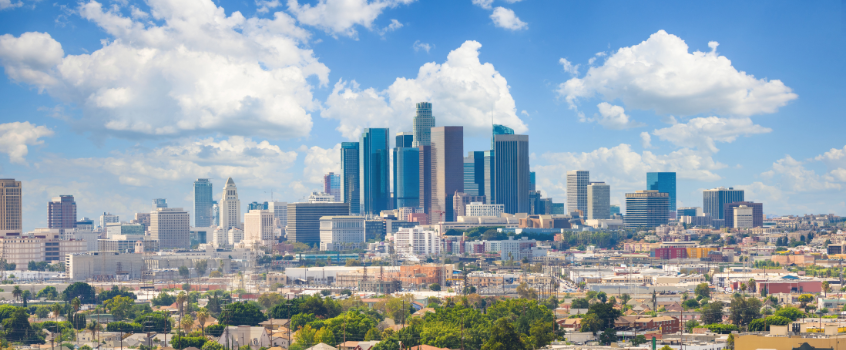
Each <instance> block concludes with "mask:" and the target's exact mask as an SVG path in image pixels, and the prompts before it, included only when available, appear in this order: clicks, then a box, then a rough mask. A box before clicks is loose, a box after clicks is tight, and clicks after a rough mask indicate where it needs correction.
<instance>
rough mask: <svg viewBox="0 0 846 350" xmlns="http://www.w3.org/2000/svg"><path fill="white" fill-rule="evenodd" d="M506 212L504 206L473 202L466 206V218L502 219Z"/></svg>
mask: <svg viewBox="0 0 846 350" xmlns="http://www.w3.org/2000/svg"><path fill="white" fill-rule="evenodd" d="M504 212H505V206H504V205H502V204H485V203H482V202H473V203H470V204H467V205H466V206H465V213H464V216H485V217H500V216H501V215H502V213H504Z"/></svg>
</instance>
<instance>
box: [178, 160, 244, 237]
mask: <svg viewBox="0 0 846 350" xmlns="http://www.w3.org/2000/svg"><path fill="white" fill-rule="evenodd" d="M218 207H219V208H220V214H219V215H220V227H223V228H224V229H226V230H228V229H229V228H231V227H237V228H242V226H241V200H240V199H238V187H236V186H235V181H234V180H232V178H231V177H230V178H229V179H227V180H226V186H223V194H222V195H221V198H220V202H219V204H218ZM162 247H165V245H164V242H162Z"/></svg>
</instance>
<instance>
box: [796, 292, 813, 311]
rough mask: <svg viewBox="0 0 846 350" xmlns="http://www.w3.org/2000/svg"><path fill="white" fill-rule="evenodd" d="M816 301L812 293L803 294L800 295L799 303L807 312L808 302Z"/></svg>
mask: <svg viewBox="0 0 846 350" xmlns="http://www.w3.org/2000/svg"><path fill="white" fill-rule="evenodd" d="M812 301H814V296H813V295H812V294H802V295H800V296H799V305H801V306H800V307H801V308H803V309H805V312H808V303H810V302H812Z"/></svg>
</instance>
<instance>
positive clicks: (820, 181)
mask: <svg viewBox="0 0 846 350" xmlns="http://www.w3.org/2000/svg"><path fill="white" fill-rule="evenodd" d="M761 176H763V177H764V178H765V179H768V180H772V181H776V182H778V183H779V184H780V185H781V187H782V188H786V189H788V190H790V191H794V192H808V191H826V190H839V189H841V188H842V186H841V185H840V184H837V183H834V182H833V179H832V178H830V177H826V176H820V175H819V174H817V173H816V171H814V170H811V169H807V168H805V165H804V162H801V161H798V160H796V159H793V157H791V156H790V155H786V156H784V158H782V159H779V160H777V161H776V162H775V163H773V167H772V169H771V170H768V171H765V172H764V173H762V174H761Z"/></svg>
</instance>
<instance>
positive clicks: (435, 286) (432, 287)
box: [429, 283, 441, 292]
mask: <svg viewBox="0 0 846 350" xmlns="http://www.w3.org/2000/svg"><path fill="white" fill-rule="evenodd" d="M429 290H431V291H435V292H438V291H440V290H441V285H440V284H438V283H432V284H431V285H429Z"/></svg>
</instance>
